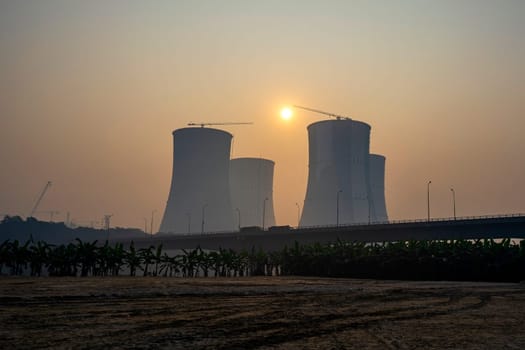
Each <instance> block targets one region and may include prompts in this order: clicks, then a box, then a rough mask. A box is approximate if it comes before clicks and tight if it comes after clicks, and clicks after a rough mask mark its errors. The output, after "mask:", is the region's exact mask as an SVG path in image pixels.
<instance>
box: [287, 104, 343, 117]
mask: <svg viewBox="0 0 525 350" xmlns="http://www.w3.org/2000/svg"><path fill="white" fill-rule="evenodd" d="M293 107H294V108H299V109H304V110H305V111H310V112H314V113H319V114H324V115H327V116H329V117H332V118H335V119H337V120H341V119H343V120H352V118H349V117H344V116H342V115H337V114H334V113H329V112H323V111H320V110H318V109H313V108H308V107H302V106H296V105H294V106H293Z"/></svg>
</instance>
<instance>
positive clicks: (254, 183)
mask: <svg viewBox="0 0 525 350" xmlns="http://www.w3.org/2000/svg"><path fill="white" fill-rule="evenodd" d="M274 164H275V163H274V162H273V161H271V160H268V159H262V158H237V159H232V160H231V161H230V191H231V199H232V207H233V208H234V210H235V212H234V214H235V215H236V216H235V215H234V216H235V218H236V221H235V223H236V226H237V227H239V226H243V227H244V226H261V227H262V226H263V214H264V227H270V226H274V225H275V215H274V211H273V169H274ZM237 210H238V211H237ZM239 218H240V223H239Z"/></svg>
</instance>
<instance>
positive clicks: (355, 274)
mask: <svg viewBox="0 0 525 350" xmlns="http://www.w3.org/2000/svg"><path fill="white" fill-rule="evenodd" d="M97 243H98V242H97V241H94V242H83V241H81V240H80V239H77V240H76V241H75V243H69V244H67V245H65V244H62V245H50V244H47V243H45V242H42V241H37V242H33V241H31V240H30V241H27V242H26V243H24V244H21V243H20V242H19V241H17V240H15V241H10V240H7V241H4V242H3V243H1V244H0V274H5V273H7V274H10V275H22V274H30V275H31V276H40V275H42V274H43V273H44V272H47V274H48V275H50V276H81V277H84V276H118V275H119V274H121V273H123V271H125V272H126V274H129V275H130V276H136V275H143V276H166V277H168V276H179V277H199V276H203V277H209V276H214V277H220V276H239V277H242V276H256V275H274V274H280V275H301V276H323V277H352V278H375V279H404V280H470V281H505V282H517V281H521V280H525V241H521V242H520V243H519V244H514V243H512V241H511V240H510V239H504V240H502V241H501V242H496V241H494V240H492V239H485V240H476V241H469V240H455V241H406V242H387V243H375V244H366V243H362V242H343V241H338V242H335V243H332V244H313V245H300V244H298V243H296V244H295V245H294V246H293V247H290V248H289V247H285V248H284V249H283V250H281V251H277V252H263V251H260V250H259V251H257V250H255V249H252V250H251V251H249V252H247V251H242V252H236V251H233V250H231V249H219V250H218V251H204V250H202V249H201V248H200V247H198V248H197V249H194V250H182V253H181V254H179V255H175V256H169V255H168V254H167V253H166V252H165V251H163V246H162V244H161V245H158V246H156V247H155V246H150V247H149V248H142V249H135V246H134V244H133V242H132V243H131V245H130V246H129V247H128V248H127V249H125V248H124V246H123V245H122V244H121V243H116V244H114V245H110V244H109V243H108V242H107V241H106V243H105V244H104V245H99V244H97Z"/></svg>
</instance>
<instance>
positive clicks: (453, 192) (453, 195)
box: [450, 187, 456, 220]
mask: <svg viewBox="0 0 525 350" xmlns="http://www.w3.org/2000/svg"><path fill="white" fill-rule="evenodd" d="M450 191H451V192H452V204H453V205H454V220H456V191H454V188H453V187H452V188H451V189H450Z"/></svg>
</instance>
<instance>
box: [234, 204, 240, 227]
mask: <svg viewBox="0 0 525 350" xmlns="http://www.w3.org/2000/svg"><path fill="white" fill-rule="evenodd" d="M235 210H236V211H237V214H239V232H241V210H240V209H239V208H235Z"/></svg>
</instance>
